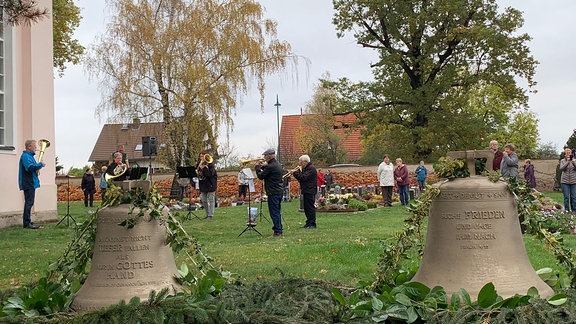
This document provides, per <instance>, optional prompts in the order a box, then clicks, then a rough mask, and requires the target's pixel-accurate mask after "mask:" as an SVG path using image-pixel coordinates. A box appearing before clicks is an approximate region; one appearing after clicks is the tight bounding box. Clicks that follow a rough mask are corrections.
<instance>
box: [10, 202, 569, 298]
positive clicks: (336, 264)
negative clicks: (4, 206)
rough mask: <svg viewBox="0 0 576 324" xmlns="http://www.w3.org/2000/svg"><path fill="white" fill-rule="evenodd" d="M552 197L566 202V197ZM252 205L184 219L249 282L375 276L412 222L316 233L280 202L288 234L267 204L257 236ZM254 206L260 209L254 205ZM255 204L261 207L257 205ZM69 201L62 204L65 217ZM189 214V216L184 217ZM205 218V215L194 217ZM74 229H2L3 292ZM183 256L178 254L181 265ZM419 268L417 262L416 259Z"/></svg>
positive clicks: (543, 259) (371, 219)
mask: <svg viewBox="0 0 576 324" xmlns="http://www.w3.org/2000/svg"><path fill="white" fill-rule="evenodd" d="M549 196H551V197H553V198H554V199H556V200H557V201H561V199H562V196H561V194H560V193H551V194H549ZM246 207H247V206H245V205H244V206H236V207H225V208H217V209H216V213H215V217H214V219H213V220H211V221H205V220H198V219H196V218H195V217H192V219H190V220H186V221H184V223H183V224H184V227H185V229H186V230H187V231H188V233H189V234H190V235H192V236H194V237H195V238H196V239H197V240H198V242H199V243H200V245H201V247H202V250H203V252H204V253H205V254H206V255H208V256H210V257H212V264H213V265H215V266H221V267H222V269H224V270H227V271H231V272H233V273H236V274H238V275H240V276H241V277H242V278H245V279H246V280H247V281H254V280H256V279H269V280H273V279H276V278H280V277H283V276H285V277H301V278H307V279H311V278H315V279H321V280H328V281H333V282H339V283H341V284H344V285H350V286H353V285H355V284H356V283H357V282H358V281H359V280H371V279H373V278H374V273H375V271H376V266H377V260H378V256H379V255H380V251H381V243H380V242H381V241H382V240H386V239H389V238H390V237H391V235H392V234H393V233H395V232H398V231H400V230H401V229H402V226H403V220H404V219H405V218H406V217H408V215H409V214H408V212H407V211H406V209H405V208H404V207H402V206H400V205H396V206H394V207H392V208H377V209H374V210H369V211H366V212H358V213H318V214H317V223H318V228H317V229H312V230H311V229H303V228H302V226H303V225H304V221H305V216H304V214H303V213H301V212H299V211H298V207H299V204H298V202H290V203H283V204H282V214H283V218H284V220H283V224H284V237H282V238H273V237H270V236H271V234H272V230H271V227H272V224H271V222H270V221H269V215H268V211H267V207H266V204H264V206H263V207H264V216H265V217H264V218H260V217H259V218H258V225H257V226H256V229H257V230H258V231H259V232H261V233H262V236H260V235H259V234H258V233H256V232H255V231H251V230H249V231H246V232H245V233H244V234H243V235H241V236H239V234H240V233H241V232H242V231H243V230H244V229H245V228H246V214H247V210H246ZM253 207H254V205H253ZM256 207H260V206H259V205H257V206H256ZM94 210H95V208H85V207H84V206H83V203H82V202H71V203H70V211H71V214H72V215H73V216H74V218H76V220H77V221H82V220H84V219H86V218H87V217H91V214H90V213H89V212H90V211H94ZM66 211H67V205H66V203H59V204H58V213H59V215H60V216H64V215H65V214H66ZM180 214H181V216H184V214H185V212H180ZM196 214H197V215H198V216H199V217H200V218H202V217H203V216H204V215H203V211H199V212H196ZM73 228H74V227H73V226H71V227H69V228H68V227H66V226H59V227H57V226H56V224H48V225H44V227H43V228H42V229H39V230H25V229H22V228H19V227H13V228H7V229H2V230H0V251H1V252H0V253H1V254H0V260H1V265H0V289H6V288H8V287H17V286H20V285H23V284H26V283H29V282H34V281H36V280H37V279H38V278H39V277H41V276H42V275H43V273H44V271H45V269H47V267H48V265H49V264H50V263H52V262H54V261H55V260H57V259H58V257H59V256H60V255H61V254H62V252H63V251H64V249H65V248H66V246H67V244H68V242H69V241H70V239H71V238H72V237H73V234H74V229H73ZM565 240H566V243H567V245H568V246H570V247H572V248H574V246H576V235H566V236H565ZM524 242H525V244H526V249H527V251H528V255H529V258H530V260H531V262H532V264H533V266H534V268H535V269H539V268H542V267H552V268H555V269H557V270H562V271H563V269H562V267H560V266H558V264H557V263H556V261H555V259H554V256H553V255H552V254H550V253H549V252H548V251H547V250H546V249H545V248H544V247H543V246H542V244H541V243H540V242H539V241H538V240H535V239H534V238H532V237H530V236H525V237H524ZM183 261H184V259H183V258H182V257H181V256H177V264H178V265H179V264H180V263H181V262H183ZM411 262H412V265H416V264H417V261H416V260H413V261H411Z"/></svg>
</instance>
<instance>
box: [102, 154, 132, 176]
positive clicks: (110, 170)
mask: <svg viewBox="0 0 576 324" xmlns="http://www.w3.org/2000/svg"><path fill="white" fill-rule="evenodd" d="M118 166H121V167H125V169H126V171H124V173H121V174H120V175H118V174H115V172H116V167H118ZM127 170H128V166H127V165H125V164H124V163H122V153H120V152H116V153H114V160H113V161H112V163H110V165H108V167H106V173H107V174H108V175H110V176H112V177H113V178H112V179H113V181H124V180H126V178H127V176H128V172H127Z"/></svg>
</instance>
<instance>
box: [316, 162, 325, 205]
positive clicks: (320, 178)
mask: <svg viewBox="0 0 576 324" xmlns="http://www.w3.org/2000/svg"><path fill="white" fill-rule="evenodd" d="M317 175H318V179H317V180H316V187H317V188H316V190H317V191H318V192H317V194H316V202H318V199H320V197H321V196H322V186H325V185H326V180H324V173H322V169H318V173H317Z"/></svg>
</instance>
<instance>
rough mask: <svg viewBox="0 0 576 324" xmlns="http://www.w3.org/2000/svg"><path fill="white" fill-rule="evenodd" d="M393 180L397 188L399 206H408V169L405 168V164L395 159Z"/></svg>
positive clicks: (399, 159)
mask: <svg viewBox="0 0 576 324" xmlns="http://www.w3.org/2000/svg"><path fill="white" fill-rule="evenodd" d="M394 179H395V180H396V185H397V186H398V195H399V196H400V204H402V205H403V206H405V205H408V186H409V185H410V178H409V176H408V167H406V164H404V163H402V159H401V158H397V159H396V168H395V169H394Z"/></svg>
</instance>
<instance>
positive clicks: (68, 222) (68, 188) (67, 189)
mask: <svg viewBox="0 0 576 324" xmlns="http://www.w3.org/2000/svg"><path fill="white" fill-rule="evenodd" d="M66 179H68V186H67V187H66V191H67V193H68V196H67V211H66V215H65V216H64V217H62V219H61V220H60V221H59V222H58V223H57V224H56V226H58V225H60V223H62V222H63V221H64V220H66V226H67V227H70V219H72V221H74V226H76V220H75V219H74V217H72V215H70V176H69V175H66Z"/></svg>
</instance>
